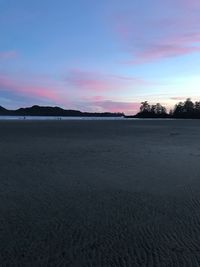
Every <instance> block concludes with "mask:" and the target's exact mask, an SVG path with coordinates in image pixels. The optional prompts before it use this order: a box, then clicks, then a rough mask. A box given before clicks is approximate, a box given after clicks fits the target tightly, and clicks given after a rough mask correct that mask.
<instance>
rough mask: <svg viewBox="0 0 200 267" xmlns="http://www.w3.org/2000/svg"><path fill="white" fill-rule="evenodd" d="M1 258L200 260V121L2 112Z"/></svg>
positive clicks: (47, 261) (1, 262)
mask: <svg viewBox="0 0 200 267" xmlns="http://www.w3.org/2000/svg"><path fill="white" fill-rule="evenodd" d="M0 266H6V267H7V266H20V267H21V266H52V267H55V266H81V267H84V266H90V267H93V266H106V267H109V266H116V267H117V266H130V267H132V266H133V267H135V266H136V267H137V266H159V267H164V266H180V267H182V266H187V267H188V266H192V267H194V266H200V121H54V122H47V121H45V122H44V121H41V122H36V121H35V122H31V121H11V122H6V121H1V122H0Z"/></svg>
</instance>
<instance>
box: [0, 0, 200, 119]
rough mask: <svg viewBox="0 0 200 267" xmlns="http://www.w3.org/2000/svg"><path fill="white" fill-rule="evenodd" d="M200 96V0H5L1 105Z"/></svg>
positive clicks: (101, 104)
mask: <svg viewBox="0 0 200 267" xmlns="http://www.w3.org/2000/svg"><path fill="white" fill-rule="evenodd" d="M187 97H191V98H192V100H193V101H196V100H200V0H167V1H166V0H151V1H149V0H101V1H99V0H56V1H55V0H34V1H31V0H29V1H27V0H17V1H16V0H0V106H3V107H6V108H10V109H16V108H19V107H27V106H32V105H34V104H37V105H43V106H60V107H63V108H66V109H78V110H81V111H90V112H93V111H97V112H104V111H110V112H124V113H126V114H135V113H136V112H137V111H138V109H139V106H140V103H141V102H142V101H145V100H147V101H149V103H157V102H160V103H161V104H163V105H165V106H166V107H167V108H168V109H169V108H171V107H173V106H174V105H175V104H176V103H177V102H179V101H184V100H185V99H186V98H187Z"/></svg>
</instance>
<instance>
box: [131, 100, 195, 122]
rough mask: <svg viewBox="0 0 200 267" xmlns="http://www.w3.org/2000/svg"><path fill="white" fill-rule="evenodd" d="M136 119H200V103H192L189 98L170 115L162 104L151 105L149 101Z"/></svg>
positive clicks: (172, 110)
mask: <svg viewBox="0 0 200 267" xmlns="http://www.w3.org/2000/svg"><path fill="white" fill-rule="evenodd" d="M135 117H138V118H182V119H200V101H196V102H192V100H191V99H190V98H187V99H186V100H185V101H184V102H179V103H178V104H176V105H175V106H174V108H173V109H171V110H170V111H169V113H168V112H167V109H166V108H165V107H164V106H162V105H161V104H160V103H157V104H155V105H150V104H149V103H148V101H144V102H142V103H141V106H140V111H139V113H137V114H136V116H135Z"/></svg>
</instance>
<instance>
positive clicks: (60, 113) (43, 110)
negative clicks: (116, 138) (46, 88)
mask: <svg viewBox="0 0 200 267" xmlns="http://www.w3.org/2000/svg"><path fill="white" fill-rule="evenodd" d="M0 115H2V116H3V115H5V116H6V115H7V116H55V117H70V116H72V117H79V116H80V117H122V116H124V113H120V112H118V113H117V112H116V113H111V112H103V113H96V112H95V113H93V112H81V111H79V110H66V109H62V108H60V107H49V106H37V105H34V106H32V107H27V108H19V109H17V110H8V109H5V108H3V107H1V106H0Z"/></svg>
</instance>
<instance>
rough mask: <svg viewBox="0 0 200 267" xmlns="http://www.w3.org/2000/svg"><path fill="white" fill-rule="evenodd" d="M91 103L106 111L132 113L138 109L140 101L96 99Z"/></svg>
mask: <svg viewBox="0 0 200 267" xmlns="http://www.w3.org/2000/svg"><path fill="white" fill-rule="evenodd" d="M93 105H95V106H97V107H99V108H101V109H102V111H105V112H106V111H107V112H124V113H125V114H133V113H136V112H137V111H138V110H139V107H140V103H137V102H122V101H119V102H118V101H111V100H104V101H96V102H94V103H93Z"/></svg>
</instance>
